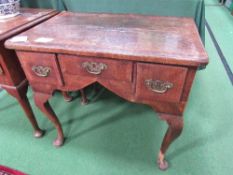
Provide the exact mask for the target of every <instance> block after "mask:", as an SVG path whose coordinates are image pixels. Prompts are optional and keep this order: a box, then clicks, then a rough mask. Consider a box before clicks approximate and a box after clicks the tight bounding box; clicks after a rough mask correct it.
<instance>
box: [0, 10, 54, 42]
mask: <svg viewBox="0 0 233 175" xmlns="http://www.w3.org/2000/svg"><path fill="white" fill-rule="evenodd" d="M56 13H57V12H56V11H55V10H51V9H50V10H49V9H29V8H21V9H20V15H18V16H16V17H13V18H8V19H0V41H1V40H4V39H6V38H8V37H11V36H12V35H14V34H17V33H18V32H20V31H22V30H24V29H26V28H28V27H30V26H33V25H35V24H36V23H37V22H38V21H43V19H44V18H46V17H48V15H50V16H53V15H54V14H56Z"/></svg>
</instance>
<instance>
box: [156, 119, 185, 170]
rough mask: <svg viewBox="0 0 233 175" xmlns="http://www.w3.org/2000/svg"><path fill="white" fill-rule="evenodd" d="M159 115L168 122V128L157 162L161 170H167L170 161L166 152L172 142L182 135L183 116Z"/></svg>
mask: <svg viewBox="0 0 233 175" xmlns="http://www.w3.org/2000/svg"><path fill="white" fill-rule="evenodd" d="M159 117H160V118H161V119H162V120H165V121H166V122H167V124H168V130H167V132H166V134H165V136H164V138H163V142H162V145H161V148H160V152H159V155H158V161H157V163H158V166H159V168H160V169H161V170H166V169H167V168H168V162H167V161H166V160H165V153H166V151H167V149H168V148H169V146H170V144H171V143H172V142H173V141H174V140H175V139H176V138H177V137H179V136H180V134H181V132H182V130H183V116H176V115H168V114H159Z"/></svg>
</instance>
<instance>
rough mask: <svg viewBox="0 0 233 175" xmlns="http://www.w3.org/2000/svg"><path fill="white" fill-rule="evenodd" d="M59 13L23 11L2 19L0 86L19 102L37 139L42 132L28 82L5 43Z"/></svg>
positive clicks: (37, 10) (0, 26)
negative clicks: (34, 111) (32, 106)
mask: <svg viewBox="0 0 233 175" xmlns="http://www.w3.org/2000/svg"><path fill="white" fill-rule="evenodd" d="M57 13H58V12H56V11H54V10H45V9H21V10H20V14H19V15H18V16H16V17H13V18H8V19H0V86H1V87H2V88H3V89H5V90H6V91H7V92H8V93H9V94H11V95H12V96H13V97H15V98H16V99H17V100H18V102H19V104H20V105H21V106H22V108H23V109H24V111H25V113H26V115H27V117H28V119H29V120H30V122H31V124H32V126H33V128H34V130H35V132H34V135H35V137H41V136H42V131H41V130H40V128H39V127H38V124H37V122H36V119H35V117H34V115H33V112H32V109H31V107H30V104H29V102H28V99H27V95H26V93H27V88H28V81H27V79H26V77H25V74H24V72H23V70H22V68H21V66H20V63H19V61H18V58H17V56H16V54H15V52H14V51H12V50H7V49H5V47H4V42H5V40H6V39H8V38H10V37H12V36H14V35H16V34H19V33H20V32H23V31H25V30H26V29H29V28H30V27H33V26H35V25H36V24H39V23H41V22H43V21H45V20H47V19H49V18H51V17H52V16H54V15H56V14H57Z"/></svg>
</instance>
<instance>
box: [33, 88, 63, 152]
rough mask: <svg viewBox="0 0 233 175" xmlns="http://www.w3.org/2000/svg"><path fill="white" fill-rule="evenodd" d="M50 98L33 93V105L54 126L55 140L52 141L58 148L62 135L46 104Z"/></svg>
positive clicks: (49, 107)
mask: <svg viewBox="0 0 233 175" xmlns="http://www.w3.org/2000/svg"><path fill="white" fill-rule="evenodd" d="M51 96H52V95H51V94H46V93H40V92H34V100H35V104H36V105H37V107H38V108H39V109H40V110H41V111H42V112H43V113H44V114H45V115H46V116H47V118H48V119H49V120H50V121H51V122H52V123H53V124H54V126H55V128H56V129H57V138H56V139H55V140H54V142H53V145H54V146H56V147H59V146H62V145H63V143H64V135H63V131H62V127H61V124H60V122H59V120H58V118H57V116H56V114H55V113H54V111H53V109H52V108H51V106H50V104H49V102H48V99H49V98H50V97H51Z"/></svg>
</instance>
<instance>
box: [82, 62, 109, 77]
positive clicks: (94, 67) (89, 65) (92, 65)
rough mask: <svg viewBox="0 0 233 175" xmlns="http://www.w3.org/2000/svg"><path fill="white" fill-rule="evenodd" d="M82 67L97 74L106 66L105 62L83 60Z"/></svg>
mask: <svg viewBox="0 0 233 175" xmlns="http://www.w3.org/2000/svg"><path fill="white" fill-rule="evenodd" d="M82 67H83V68H84V69H86V71H87V72H89V73H90V74H94V75H99V74H101V73H102V71H103V70H105V69H107V68H108V66H107V65H106V64H104V63H96V62H84V63H82Z"/></svg>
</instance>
